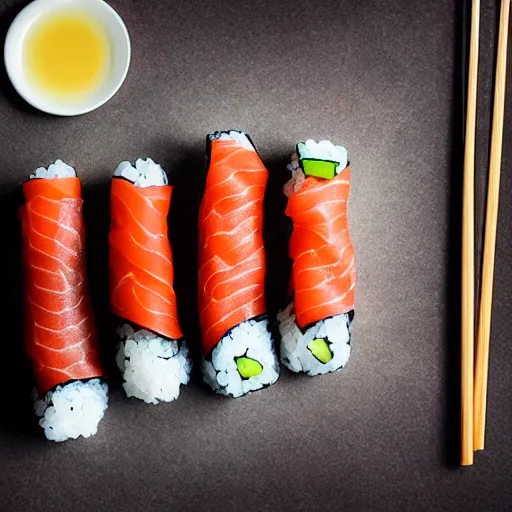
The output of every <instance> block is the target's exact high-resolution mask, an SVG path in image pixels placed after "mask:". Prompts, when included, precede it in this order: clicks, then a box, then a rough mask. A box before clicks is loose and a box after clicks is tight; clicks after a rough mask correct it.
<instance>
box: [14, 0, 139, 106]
mask: <svg viewBox="0 0 512 512" xmlns="http://www.w3.org/2000/svg"><path fill="white" fill-rule="evenodd" d="M67 8H73V9H75V8H77V9H80V10H82V11H85V12H87V13H89V14H90V15H92V16H94V17H95V18H96V19H97V20H98V22H99V23H101V24H102V26H103V27H104V28H105V30H106V32H107V34H108V37H109V40H110V47H111V61H112V64H111V69H110V72H109V74H108V77H107V78H106V80H105V83H104V84H102V86H101V87H100V88H99V89H98V90H97V91H95V92H93V93H91V94H90V95H88V96H87V97H86V98H83V99H80V100H78V101H77V102H73V103H69V102H68V103H64V102H59V100H58V99H55V98H50V97H48V96H47V95H45V94H44V93H42V92H41V91H40V90H38V88H37V87H36V86H35V85H34V84H33V83H31V81H30V80H29V79H28V78H27V74H26V71H25V69H24V65H23V58H22V54H23V43H24V39H25V37H26V36H27V34H28V32H29V30H30V28H31V26H32V24H33V23H34V22H35V21H36V20H37V19H38V18H39V17H40V16H42V15H47V14H50V13H51V12H52V11H59V10H62V9H67ZM130 55H131V48H130V37H129V35H128V31H127V30H126V26H125V24H124V23H123V20H122V19H121V18H120V17H119V15H118V14H117V13H116V12H115V11H114V9H112V7H110V6H109V5H108V4H107V3H105V2H104V1H103V0H34V1H33V2H32V3H31V4H29V5H27V7H25V8H24V9H23V10H22V11H21V12H20V13H19V14H18V16H17V17H16V19H15V20H14V21H13V23H12V25H11V26H10V28H9V31H8V32H7V37H6V39H5V46H4V60H5V67H6V69H7V74H8V75H9V78H10V80H11V82H12V84H13V86H14V88H15V89H16V90H17V91H18V93H19V94H20V96H21V97H23V98H24V99H25V100H26V101H27V102H28V103H30V104H31V105H32V106H34V107H35V108H37V109H39V110H42V111H43V112H48V113H49V114H55V115H59V116H75V115H79V114H85V113H87V112H91V111H92V110H94V109H96V108H98V107H100V106H101V105H103V104H104V103H106V102H107V101H108V100H109V99H110V98H112V96H114V94H115V93H116V92H117V91H118V90H119V88H120V87H121V85H122V84H123V82H124V80H125V78H126V74H127V73H128V68H129V67H130Z"/></svg>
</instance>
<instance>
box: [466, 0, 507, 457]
mask: <svg viewBox="0 0 512 512" xmlns="http://www.w3.org/2000/svg"><path fill="white" fill-rule="evenodd" d="M509 19H510V0H502V2H501V14H500V28H499V36H498V56H497V59H496V83H495V85H494V111H493V118H492V135H491V159H490V164H489V183H488V191H487V206H486V214H485V235H484V258H483V267H482V291H481V296H480V312H479V318H478V334H477V345H476V367H475V389H474V401H475V402H474V449H475V450H483V449H484V441H485V416H486V406H487V377H488V370H489V343H490V334H491V311H492V292H493V280H494V256H495V252H496V229H497V224H498V202H499V194H500V171H501V154H502V148H503V118H504V115H505V84H506V74H507V49H508V26H509Z"/></svg>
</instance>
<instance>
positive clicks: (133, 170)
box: [114, 158, 192, 404]
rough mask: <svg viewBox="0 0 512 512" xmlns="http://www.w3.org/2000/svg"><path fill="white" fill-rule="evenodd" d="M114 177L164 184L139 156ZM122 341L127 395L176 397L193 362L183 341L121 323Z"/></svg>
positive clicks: (155, 399)
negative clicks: (133, 163) (133, 162)
mask: <svg viewBox="0 0 512 512" xmlns="http://www.w3.org/2000/svg"><path fill="white" fill-rule="evenodd" d="M114 176H118V177H122V178H125V179H127V180H128V181H131V182H132V183H133V184H134V185H135V186H136V187H141V188H146V187H161V186H164V185H167V184H168V183H169V182H168V180H167V174H166V173H165V171H164V170H163V169H162V167H161V166H160V165H158V164H156V163H155V162H154V161H153V160H151V158H148V159H146V160H142V159H141V158H139V159H138V160H137V161H136V162H135V165H132V164H131V163H130V162H121V163H120V164H119V165H118V166H117V169H116V170H115V171H114ZM118 334H119V337H120V338H121V342H120V343H119V344H118V347H117V356H116V362H117V366H118V367H119V370H120V371H121V373H122V376H123V379H124V384H123V387H124V389H125V392H126V395H127V396H128V397H134V398H138V399H140V400H144V402H146V403H148V404H158V403H160V402H171V401H172V400H175V399H176V398H178V396H179V393H180V385H181V384H187V383H188V381H189V379H190V371H191V369H192V362H191V359H190V357H189V350H188V346H187V344H186V342H185V341H184V340H180V341H178V340H173V339H170V338H165V337H163V336H160V335H158V334H156V333H154V332H152V331H149V330H146V329H142V328H139V329H134V328H133V327H132V326H131V325H129V324H124V325H123V326H121V327H120V328H119V329H118Z"/></svg>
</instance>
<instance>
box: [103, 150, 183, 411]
mask: <svg viewBox="0 0 512 512" xmlns="http://www.w3.org/2000/svg"><path fill="white" fill-rule="evenodd" d="M171 194H172V187H171V186H170V185H169V184H168V181H167V175H166V174H165V172H164V170H163V169H162V168H161V167H160V166H159V165H158V164H156V163H155V162H153V160H151V159H150V158H148V159H147V160H141V159H139V160H137V162H136V163H135V165H132V164H131V163H130V162H122V163H121V164H119V166H118V167H117V169H116V170H115V172H114V177H113V179H112V191H111V210H112V211H111V230H110V262H109V267H110V303H111V308H112V311H113V312H114V314H115V315H116V316H117V317H118V318H119V324H120V326H119V329H118V334H119V337H120V342H119V345H118V351H117V358H116V361H117V365H118V367H119V369H120V370H121V372H122V375H123V379H124V384H123V386H124V389H125V391H126V394H127V396H129V397H136V398H139V399H141V400H144V401H145V402H147V403H154V404H156V403H159V402H170V401H172V400H174V399H176V398H177V397H178V395H179V390H180V385H181V384H187V382H188V381H189V376H190V370H191V362H190V358H189V351H188V347H187V344H186V342H185V339H184V336H183V333H182V331H181V328H180V324H179V321H178V312H177V305H176V295H175V293H174V288H173V280H174V267H173V260H172V251H171V245H170V243H169V239H168V233H167V231H168V226H167V215H168V213H169V208H170V204H171Z"/></svg>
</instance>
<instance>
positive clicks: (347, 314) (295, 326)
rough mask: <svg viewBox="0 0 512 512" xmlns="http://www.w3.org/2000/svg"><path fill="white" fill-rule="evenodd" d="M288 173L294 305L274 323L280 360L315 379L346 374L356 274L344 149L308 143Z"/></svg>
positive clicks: (299, 150)
mask: <svg viewBox="0 0 512 512" xmlns="http://www.w3.org/2000/svg"><path fill="white" fill-rule="evenodd" d="M289 170H290V172H291V179H290V181H289V182H288V183H287V184H286V185H285V188H284V192H285V194H286V196H287V197H288V204H287V208H286V214H287V215H288V216H289V217H291V219H292V222H293V232H292V235H291V238H290V244H289V254H290V257H291V259H292V260H293V266H292V279H291V296H292V300H291V301H290V303H289V304H288V307H286V308H285V309H284V310H283V311H281V312H280V313H279V314H278V317H277V320H278V327H279V332H280V334H281V354H280V355H281V362H282V363H283V364H284V365H285V366H286V367H287V368H289V369H290V370H292V371H294V372H304V373H306V374H307V375H319V374H325V373H329V372H334V371H336V370H339V369H341V368H343V367H344V366H345V365H346V364H347V362H348V359H349V356H350V335H351V322H352V319H353V316H354V293H355V286H356V272H355V255H354V248H353V246H352V242H351V239H350V233H349V228H348V223H347V201H348V196H349V191H350V168H349V165H348V155H347V151H346V149H345V148H344V147H342V146H335V145H334V144H332V143H331V142H329V141H321V142H318V143H316V142H315V141H313V140H308V141H306V142H304V143H299V144H298V145H297V149H296V152H295V153H294V154H293V155H292V159H291V165H290V166H289Z"/></svg>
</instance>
